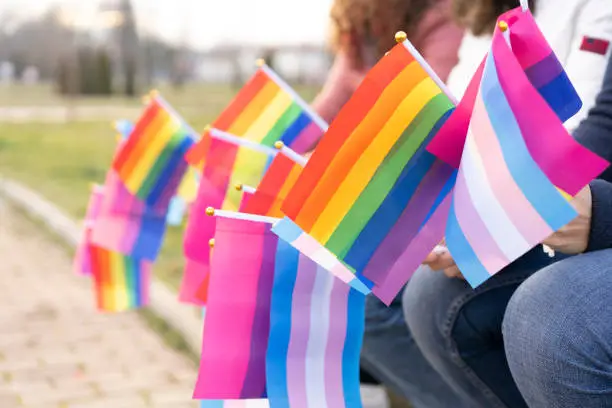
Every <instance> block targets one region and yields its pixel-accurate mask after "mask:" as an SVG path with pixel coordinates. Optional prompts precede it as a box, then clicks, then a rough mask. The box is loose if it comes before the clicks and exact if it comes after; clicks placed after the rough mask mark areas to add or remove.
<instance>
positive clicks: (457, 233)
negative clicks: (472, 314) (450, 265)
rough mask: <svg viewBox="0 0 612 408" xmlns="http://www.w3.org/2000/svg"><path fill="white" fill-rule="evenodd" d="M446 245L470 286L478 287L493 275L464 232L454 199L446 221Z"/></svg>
mask: <svg viewBox="0 0 612 408" xmlns="http://www.w3.org/2000/svg"><path fill="white" fill-rule="evenodd" d="M446 245H447V247H448V250H449V251H450V253H451V255H452V256H453V259H454V260H455V263H456V264H457V266H458V267H459V270H460V271H461V273H462V274H463V276H464V277H465V279H466V280H467V281H468V283H469V284H470V286H472V287H473V288H476V287H478V286H479V285H481V284H482V283H483V282H484V281H486V280H487V279H489V278H490V277H491V275H489V273H488V272H487V269H486V268H485V267H484V265H483V264H482V263H481V262H480V259H478V257H477V256H476V253H475V252H474V250H473V249H472V246H471V245H470V243H469V242H468V240H467V239H466V238H465V235H464V234H463V230H462V229H461V226H460V225H459V222H458V221H457V215H456V214H455V200H454V199H453V202H452V203H451V208H450V211H449V213H448V221H447V222H446Z"/></svg>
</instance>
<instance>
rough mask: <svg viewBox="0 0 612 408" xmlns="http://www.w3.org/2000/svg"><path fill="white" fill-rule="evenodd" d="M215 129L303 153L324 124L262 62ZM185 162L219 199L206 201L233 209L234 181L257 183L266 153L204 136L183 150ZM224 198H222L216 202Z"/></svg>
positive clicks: (236, 197)
mask: <svg viewBox="0 0 612 408" xmlns="http://www.w3.org/2000/svg"><path fill="white" fill-rule="evenodd" d="M212 127H213V128H216V129H219V130H222V131H225V132H228V133H230V134H232V135H235V136H238V137H241V138H245V139H247V140H250V141H253V142H257V143H260V144H262V145H264V146H269V147H272V146H274V143H275V142H277V141H279V140H280V141H282V142H283V143H284V144H285V145H286V146H288V147H290V148H291V149H293V150H295V151H297V152H298V153H305V152H306V151H308V150H309V149H310V148H311V147H313V146H314V144H315V143H316V141H317V140H318V139H319V138H320V137H321V135H322V134H323V132H324V131H325V130H326V129H327V124H326V123H325V122H324V121H323V120H322V119H321V118H320V117H319V116H318V115H317V114H316V113H315V112H314V111H313V110H312V109H310V107H309V106H308V104H307V103H306V102H304V100H303V99H302V98H300V97H299V96H298V95H297V94H296V93H295V91H293V90H292V89H291V87H290V86H289V85H287V84H286V83H285V82H284V81H283V80H282V79H281V78H280V77H279V76H278V75H277V74H276V73H274V71H272V70H271V69H270V68H269V67H268V66H267V65H265V64H263V65H262V66H261V67H260V68H259V70H257V72H256V73H255V74H254V75H253V77H252V78H251V79H250V80H249V81H248V82H247V83H246V85H245V86H244V87H243V88H242V90H241V91H240V92H239V93H238V94H237V95H236V97H235V98H234V99H233V100H232V102H231V103H230V104H229V105H228V106H227V108H226V109H225V110H224V111H223V112H222V113H221V115H220V116H219V117H218V118H217V120H215V121H214V122H213V124H212ZM186 157H187V161H189V163H191V164H192V165H194V166H196V167H199V168H202V169H203V177H204V178H207V179H209V180H210V182H211V185H210V188H214V189H215V190H216V191H217V195H218V196H219V197H218V201H215V202H212V201H211V202H210V203H208V204H207V205H209V206H213V207H215V208H224V209H235V208H236V207H237V203H238V201H239V198H238V197H239V195H238V193H237V192H236V191H235V190H234V189H233V188H228V187H230V186H233V185H235V184H237V183H244V184H248V185H252V186H255V185H257V183H259V181H260V179H261V177H262V176H263V174H264V172H265V170H266V168H267V165H268V162H269V156H268V155H267V154H263V153H261V152H256V151H254V150H251V149H248V148H244V147H237V146H235V145H231V144H229V143H227V142H224V141H221V140H217V139H213V138H211V137H207V136H206V135H204V137H203V138H202V140H201V141H200V142H199V143H198V144H197V145H196V146H194V147H193V148H192V149H191V150H190V151H189V153H188V154H187V156H186ZM220 200H223V201H220Z"/></svg>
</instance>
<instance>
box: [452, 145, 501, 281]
mask: <svg viewBox="0 0 612 408" xmlns="http://www.w3.org/2000/svg"><path fill="white" fill-rule="evenodd" d="M468 137H470V136H468ZM454 208H455V214H456V215H457V222H458V223H459V226H460V227H461V230H462V231H463V234H464V235H465V239H466V240H467V241H468V242H469V243H470V246H471V247H472V248H473V249H474V252H475V253H476V256H478V258H479V259H480V262H481V263H482V264H483V266H484V267H485V268H486V269H487V270H488V271H498V270H500V269H501V268H503V267H504V266H506V265H508V264H509V263H510V261H508V258H507V257H506V256H505V255H504V253H503V252H502V251H501V249H500V248H499V247H498V246H497V244H496V243H495V239H494V238H493V236H492V235H491V233H490V232H489V230H488V229H487V227H486V225H485V224H484V222H483V220H482V218H481V217H480V215H479V214H478V211H477V210H476V208H474V204H473V201H472V198H471V197H470V195H469V192H468V187H467V184H466V181H465V175H464V174H463V170H459V174H458V175H457V184H456V185H455V201H454ZM483 254H486V259H481V258H480V257H481V256H482V255H483ZM479 255H480V256H479Z"/></svg>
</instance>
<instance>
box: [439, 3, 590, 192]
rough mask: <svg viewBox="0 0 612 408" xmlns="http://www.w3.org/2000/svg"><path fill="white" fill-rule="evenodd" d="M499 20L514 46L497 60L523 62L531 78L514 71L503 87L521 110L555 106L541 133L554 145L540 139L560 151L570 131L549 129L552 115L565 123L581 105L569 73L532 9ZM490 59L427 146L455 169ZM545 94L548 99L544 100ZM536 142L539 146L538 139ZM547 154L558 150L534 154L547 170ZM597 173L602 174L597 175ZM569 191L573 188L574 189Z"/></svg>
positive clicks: (543, 144) (497, 57)
mask: <svg viewBox="0 0 612 408" xmlns="http://www.w3.org/2000/svg"><path fill="white" fill-rule="evenodd" d="M498 21H505V22H507V23H508V24H509V26H510V30H509V31H510V43H511V47H512V50H508V51H507V52H504V53H503V54H506V55H505V56H502V55H499V53H498V52H496V54H497V55H496V57H495V59H496V61H498V59H499V58H500V57H503V58H504V60H505V62H504V63H510V64H512V66H514V67H516V66H517V64H518V65H519V66H520V68H519V69H520V70H522V71H524V72H525V74H526V75H527V79H525V78H518V79H517V78H515V76H513V77H512V78H509V79H508V82H505V83H506V84H507V85H504V88H508V90H509V92H508V95H507V96H508V97H509V98H510V99H514V100H515V101H516V104H514V103H513V104H511V105H512V106H513V109H514V108H516V109H520V110H522V111H529V110H530V109H533V108H534V106H530V107H529V106H525V105H526V104H532V105H533V104H536V105H539V108H541V107H542V106H543V105H548V106H549V107H550V108H551V109H552V110H553V111H554V114H552V113H550V112H548V113H546V114H545V116H544V117H543V118H542V119H543V120H545V121H547V122H548V121H550V123H549V124H548V125H547V126H546V127H543V128H545V129H547V131H546V132H544V133H545V134H544V135H542V137H544V138H545V139H547V140H548V141H549V142H552V143H553V145H549V144H548V142H545V141H542V140H541V138H540V137H539V136H538V142H537V143H539V144H541V146H542V149H544V146H546V148H545V149H546V150H548V148H549V147H550V146H556V145H557V144H559V146H560V148H559V150H561V149H562V148H569V147H570V146H571V144H570V143H569V141H568V140H567V136H563V135H562V134H560V133H559V132H557V134H554V135H553V134H550V133H551V132H553V133H554V131H553V130H552V129H556V128H558V126H557V125H556V124H554V122H555V121H554V120H553V119H552V118H551V116H557V118H558V120H560V121H561V122H564V121H566V120H567V119H569V118H571V117H572V116H573V115H575V114H576V113H577V112H578V111H579V110H580V108H581V107H582V101H581V100H580V97H579V96H578V94H577V92H576V90H575V89H574V86H573V85H572V83H571V81H570V80H569V78H568V77H567V74H566V73H565V71H563V70H561V71H559V69H560V67H562V66H561V63H560V62H559V60H558V59H557V57H556V56H555V54H554V52H553V51H552V49H551V48H550V45H549V44H548V42H547V41H546V39H545V37H544V35H543V34H542V32H541V31H540V29H539V28H538V25H537V23H536V22H535V20H534V18H533V16H532V15H531V13H530V12H523V10H522V9H521V8H520V7H518V8H516V9H513V10H510V11H508V12H506V13H504V14H502V15H501V16H500V17H499V19H498ZM500 40H503V41H504V43H505V42H506V40H505V39H503V38H501V39H500ZM498 48H499V47H498ZM486 59H487V56H485V58H484V59H483V61H482V63H481V65H480V67H479V68H478V71H477V72H476V74H475V75H474V77H473V78H472V81H471V82H470V84H469V86H468V88H467V90H466V92H465V94H464V97H463V98H462V100H461V102H460V103H459V106H458V108H457V109H456V110H455V113H454V114H453V115H452V116H451V117H450V118H449V120H448V121H447V122H446V125H445V126H444V127H443V128H442V129H441V130H440V132H439V133H438V135H437V136H436V137H435V138H434V139H433V140H432V142H431V143H430V144H429V146H428V148H427V149H428V150H429V151H430V152H431V153H433V154H435V155H436V156H437V157H439V158H440V159H442V160H444V161H446V162H447V163H449V164H450V165H452V166H453V167H455V168H459V162H460V160H461V152H462V149H463V145H464V144H465V136H466V134H467V128H468V126H469V121H470V118H471V113H472V111H473V109H474V102H475V100H476V95H477V94H478V90H479V87H480V80H481V77H482V72H483V69H484V64H485V61H486ZM500 66H501V64H500ZM555 72H558V75H557V76H556V77H553V76H552V75H553V74H554V73H555ZM501 76H503V75H501ZM515 79H516V80H518V81H519V83H522V84H521V86H517V85H516V84H513V82H512V81H514V80H515ZM500 81H502V82H504V80H502V79H501V78H500ZM527 83H531V85H532V86H533V87H536V88H537V90H534V89H533V88H532V87H530V86H527V85H529V84H527ZM518 90H520V91H518ZM523 91H524V92H527V94H523V93H522V92H523ZM510 94H514V95H515V97H510ZM538 94H539V95H538ZM542 98H543V99H544V100H542ZM537 122H538V123H540V122H541V121H540V120H538V121H537ZM523 125H529V123H528V122H525V123H524V124H522V125H521V126H523ZM557 138H558V139H557ZM534 146H537V145H536V142H535V141H534ZM534 146H532V147H534ZM530 150H531V147H530ZM568 152H569V153H571V154H573V153H578V155H577V156H576V158H577V159H578V160H580V163H583V161H582V159H583V158H584V157H583V156H584V155H586V154H587V153H585V152H576V148H575V147H574V148H573V149H570V150H568ZM546 156H548V157H549V158H550V157H553V156H554V155H550V154H548V151H547V152H546V153H544V154H543V155H540V156H539V155H537V154H534V157H536V162H537V163H538V164H540V163H542V164H543V165H544V168H546V169H548V168H549V166H548V165H547V164H546ZM593 156H594V155H592V156H591V159H595V160H596V161H595V163H599V160H597V157H593ZM541 160H543V161H541ZM586 164H588V162H586ZM562 167H564V166H562ZM595 167H597V165H595ZM585 169H587V170H586V171H585V172H589V173H591V171H592V170H590V169H591V165H589V166H587V167H586V168H585ZM550 171H552V172H554V167H553V166H550ZM557 171H559V169H557ZM581 172H582V171H579V172H578V173H579V174H580V173H581ZM545 173H546V174H549V170H545ZM597 175H598V174H596V175H595V176H597ZM565 177H567V176H565ZM558 178H559V177H557V178H553V180H557V179H558ZM558 181H559V180H557V181H554V183H555V184H556V183H557V182H558ZM567 181H568V180H566V182H567ZM556 185H557V187H560V188H561V189H562V190H565V191H566V192H568V193H570V194H571V195H574V194H572V193H571V192H570V191H568V190H566V189H565V188H566V187H567V186H565V185H564V184H562V185H559V184H556ZM571 186H572V182H571V181H570V182H569V187H571ZM570 190H572V189H571V188H570Z"/></svg>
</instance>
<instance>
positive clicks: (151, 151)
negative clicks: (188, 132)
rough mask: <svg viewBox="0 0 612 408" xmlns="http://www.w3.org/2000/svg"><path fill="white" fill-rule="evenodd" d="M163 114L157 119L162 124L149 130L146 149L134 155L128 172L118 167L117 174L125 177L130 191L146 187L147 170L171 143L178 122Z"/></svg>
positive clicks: (150, 168) (151, 168)
mask: <svg viewBox="0 0 612 408" xmlns="http://www.w3.org/2000/svg"><path fill="white" fill-rule="evenodd" d="M163 116H165V117H163ZM163 116H162V115H160V119H159V120H160V121H163V122H162V123H163V124H162V126H161V127H160V129H159V130H158V131H156V132H155V133H153V132H150V138H149V142H148V143H147V144H146V149H145V150H144V151H143V152H142V154H141V155H139V156H137V157H135V159H134V167H133V168H132V169H130V171H129V172H126V171H124V170H123V169H118V170H119V172H118V173H119V175H120V176H121V177H125V185H126V187H127V188H128V190H130V191H132V192H135V193H139V192H140V191H139V190H140V189H146V187H145V186H144V182H145V180H146V178H147V175H148V174H149V170H153V169H154V166H155V164H156V163H157V160H158V158H160V155H161V154H162V152H163V151H164V148H165V147H166V146H167V145H169V144H171V143H172V136H173V135H174V133H175V132H177V130H178V129H177V128H178V124H177V123H175V122H174V121H173V120H172V119H171V118H170V117H169V115H163ZM151 133H153V134H151ZM156 135H158V136H156ZM124 148H125V147H124ZM160 164H161V163H160ZM151 173H152V172H151ZM152 176H153V175H152ZM145 191H146V190H145Z"/></svg>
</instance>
